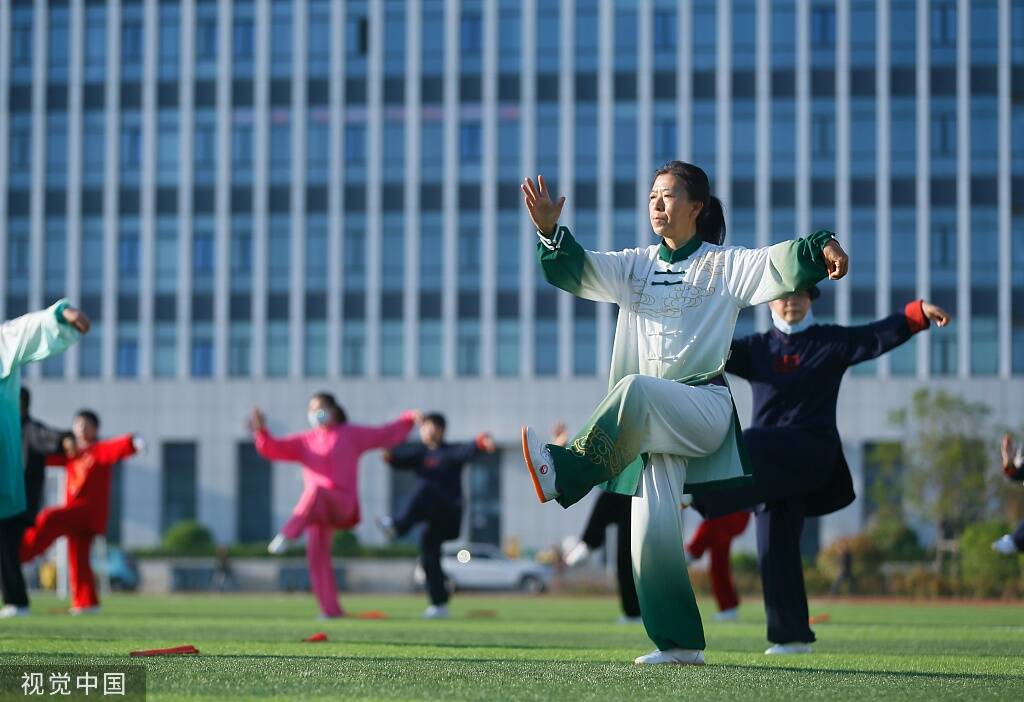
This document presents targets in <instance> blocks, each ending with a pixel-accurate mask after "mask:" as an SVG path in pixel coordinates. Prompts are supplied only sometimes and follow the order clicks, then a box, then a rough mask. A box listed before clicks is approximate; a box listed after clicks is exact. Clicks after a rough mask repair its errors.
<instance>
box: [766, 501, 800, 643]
mask: <svg viewBox="0 0 1024 702" xmlns="http://www.w3.org/2000/svg"><path fill="white" fill-rule="evenodd" d="M755 521H756V523H757V562H758V565H759V566H760V568H761V583H762V586H763V587H764V611H765V617H766V618H767V620H768V640H769V641H771V642H772V643H797V642H799V643H811V642H812V641H814V632H813V631H811V627H810V624H809V623H808V621H807V616H808V612H807V590H806V589H805V587H804V567H803V561H802V560H801V558H800V534H801V532H802V531H803V529H804V515H803V511H802V510H801V509H800V508H799V506H797V505H794V504H793V503H792V502H791V501H787V500H781V501H779V502H772V503H769V504H767V505H765V508H764V509H762V510H760V511H758V512H757V514H756V516H755Z"/></svg>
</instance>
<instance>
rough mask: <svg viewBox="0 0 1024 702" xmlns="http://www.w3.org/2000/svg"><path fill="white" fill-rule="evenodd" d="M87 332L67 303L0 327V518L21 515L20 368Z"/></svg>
mask: <svg viewBox="0 0 1024 702" xmlns="http://www.w3.org/2000/svg"><path fill="white" fill-rule="evenodd" d="M87 331H89V318H88V317H86V316H85V313H83V312H82V311H81V310H77V309H75V308H74V307H72V306H71V303H70V302H68V301H67V300H60V301H58V302H56V303H54V304H53V305H51V306H50V307H48V308H47V309H45V310H41V311H39V312H30V313H29V314H26V315H22V316H21V317H17V318H16V319H12V320H9V321H7V322H4V323H3V324H0V519H2V518H4V517H10V516H12V515H15V514H20V513H21V512H24V511H25V478H24V471H25V467H24V465H23V457H22V452H21V367H22V366H23V365H25V364H26V363H31V362H33V361H42V360H45V359H47V358H49V357H50V356H54V355H56V354H58V353H61V352H63V351H64V350H65V349H67V348H68V347H69V346H71V345H72V344H73V343H75V342H76V341H78V340H79V339H80V338H81V336H82V334H84V333H85V332H87Z"/></svg>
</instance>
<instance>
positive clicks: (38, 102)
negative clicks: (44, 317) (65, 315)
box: [4, 0, 49, 379]
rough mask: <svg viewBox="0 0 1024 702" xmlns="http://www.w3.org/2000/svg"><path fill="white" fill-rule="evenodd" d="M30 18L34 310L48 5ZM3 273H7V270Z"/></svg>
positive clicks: (39, 275)
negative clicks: (32, 44) (31, 46)
mask: <svg viewBox="0 0 1024 702" xmlns="http://www.w3.org/2000/svg"><path fill="white" fill-rule="evenodd" d="M33 17H34V20H33V21H34V23H35V31H34V35H33V41H34V46H33V54H32V191H31V195H30V205H29V206H30V208H31V209H30V212H31V217H32V219H31V221H30V224H29V227H30V229H29V232H30V233H29V288H28V309H30V310H37V309H39V308H40V307H42V305H43V250H44V247H43V239H44V237H45V236H46V229H45V212H44V205H45V196H46V131H47V130H46V48H47V46H46V43H47V38H48V37H47V34H48V31H49V14H48V8H47V4H46V3H45V2H44V1H43V0H35V9H34V12H33ZM4 274H5V275H6V271H4ZM25 370H26V371H27V375H28V377H29V378H32V379H35V378H38V377H39V375H40V364H38V363H35V364H32V365H30V366H28V367H27V368H26V369H25ZM22 372H23V373H25V371H22Z"/></svg>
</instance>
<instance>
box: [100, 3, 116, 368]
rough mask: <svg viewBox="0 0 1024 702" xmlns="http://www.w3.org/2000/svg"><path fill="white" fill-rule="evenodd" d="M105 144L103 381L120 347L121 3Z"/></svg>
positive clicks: (110, 28)
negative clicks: (118, 260)
mask: <svg viewBox="0 0 1024 702" xmlns="http://www.w3.org/2000/svg"><path fill="white" fill-rule="evenodd" d="M106 76H107V82H106V87H105V94H104V112H105V114H106V137H105V139H106V144H105V147H106V148H105V149H104V152H105V153H106V158H105V159H104V161H103V164H104V173H103V183H104V186H103V300H102V305H103V325H102V329H103V344H102V347H101V350H102V366H103V377H104V378H111V377H113V375H114V372H115V363H114V360H115V354H116V348H115V347H116V345H117V220H118V201H119V199H120V198H119V193H118V188H119V185H120V176H119V173H120V163H121V149H120V143H121V140H120V135H121V98H120V87H121V0H112V1H111V3H110V4H109V5H107V70H106Z"/></svg>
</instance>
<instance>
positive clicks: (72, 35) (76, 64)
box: [0, 0, 85, 380]
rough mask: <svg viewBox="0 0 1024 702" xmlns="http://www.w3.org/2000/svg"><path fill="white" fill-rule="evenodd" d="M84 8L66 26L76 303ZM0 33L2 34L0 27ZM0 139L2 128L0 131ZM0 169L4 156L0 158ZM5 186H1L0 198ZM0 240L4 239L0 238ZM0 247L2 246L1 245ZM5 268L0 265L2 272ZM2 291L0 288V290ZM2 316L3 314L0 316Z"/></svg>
mask: <svg viewBox="0 0 1024 702" xmlns="http://www.w3.org/2000/svg"><path fill="white" fill-rule="evenodd" d="M84 16H85V8H84V7H83V3H82V0H72V2H71V13H70V25H69V27H68V39H69V52H68V54H69V58H70V60H71V66H70V74H69V79H68V88H69V93H68V117H69V119H68V191H67V197H68V199H67V213H68V216H67V219H66V220H65V222H66V231H67V242H66V246H67V255H68V258H67V260H68V265H67V288H66V290H67V292H66V295H67V297H68V298H69V299H71V300H72V301H73V302H74V303H75V304H81V302H82V296H81V288H82V285H81V276H82V266H81V263H80V261H81V260H82V73H83V70H82V66H83V65H84V61H83V51H82V45H83V43H84V42H83V28H84V25H85V21H84ZM0 36H10V35H9V34H4V33H3V31H2V29H0ZM0 60H2V59H0ZM0 138H3V131H2V130H0ZM0 168H3V159H2V158H0ZM4 192H5V189H4V188H0V199H2V198H3V195H2V193H4ZM0 214H2V213H0ZM0 240H4V239H3V237H0ZM0 248H4V247H2V246H0ZM3 270H4V268H0V271H3ZM0 292H2V291H0ZM0 319H2V317H0ZM66 359H67V360H66V361H65V366H64V368H65V372H66V375H65V377H66V378H67V379H68V380H74V379H77V378H78V354H77V353H69V354H66Z"/></svg>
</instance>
